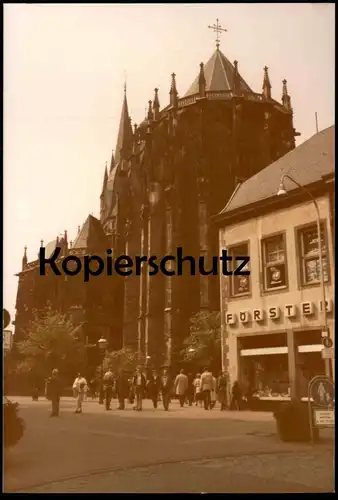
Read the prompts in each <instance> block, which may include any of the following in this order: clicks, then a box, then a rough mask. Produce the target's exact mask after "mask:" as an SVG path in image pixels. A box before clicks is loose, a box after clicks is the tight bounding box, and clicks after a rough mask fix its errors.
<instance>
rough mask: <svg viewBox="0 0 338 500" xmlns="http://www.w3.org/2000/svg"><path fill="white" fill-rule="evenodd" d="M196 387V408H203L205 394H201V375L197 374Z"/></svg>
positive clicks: (194, 383)
mask: <svg viewBox="0 0 338 500" xmlns="http://www.w3.org/2000/svg"><path fill="white" fill-rule="evenodd" d="M193 386H194V396H195V403H196V406H202V402H203V393H202V392H201V374H200V373H197V374H196V377H195V380H194V381H193Z"/></svg>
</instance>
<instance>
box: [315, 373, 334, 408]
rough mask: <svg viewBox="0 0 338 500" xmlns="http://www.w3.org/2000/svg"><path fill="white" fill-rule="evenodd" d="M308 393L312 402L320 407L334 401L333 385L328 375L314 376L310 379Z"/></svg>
mask: <svg viewBox="0 0 338 500" xmlns="http://www.w3.org/2000/svg"><path fill="white" fill-rule="evenodd" d="M309 394H310V397H311V398H312V400H313V401H314V403H315V404H316V405H318V406H321V407H326V408H327V407H329V406H331V405H332V404H333V401H334V386H333V382H332V380H331V379H329V378H328V377H324V376H323V377H315V378H313V379H312V380H311V381H310V384H309Z"/></svg>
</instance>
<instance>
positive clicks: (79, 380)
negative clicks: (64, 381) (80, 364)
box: [73, 373, 88, 413]
mask: <svg viewBox="0 0 338 500" xmlns="http://www.w3.org/2000/svg"><path fill="white" fill-rule="evenodd" d="M87 389H88V386H87V381H86V379H85V378H84V377H82V375H81V373H78V374H77V377H76V379H75V380H74V384H73V391H74V396H75V397H76V409H75V413H82V403H83V400H84V398H85V395H86V392H87Z"/></svg>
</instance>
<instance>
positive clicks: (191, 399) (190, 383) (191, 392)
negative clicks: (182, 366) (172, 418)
mask: <svg viewBox="0 0 338 500" xmlns="http://www.w3.org/2000/svg"><path fill="white" fill-rule="evenodd" d="M186 398H187V400H188V404H189V406H192V404H193V402H194V376H193V374H192V373H188V389H187V392H186Z"/></svg>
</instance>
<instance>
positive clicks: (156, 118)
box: [153, 88, 160, 120]
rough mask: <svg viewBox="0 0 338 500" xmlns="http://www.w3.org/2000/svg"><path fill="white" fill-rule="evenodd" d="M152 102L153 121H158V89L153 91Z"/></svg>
mask: <svg viewBox="0 0 338 500" xmlns="http://www.w3.org/2000/svg"><path fill="white" fill-rule="evenodd" d="M154 92H155V94H154V101H153V110H154V119H155V120H158V119H159V116H160V101H159V98H158V89H157V88H156V89H155V90H154Z"/></svg>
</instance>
